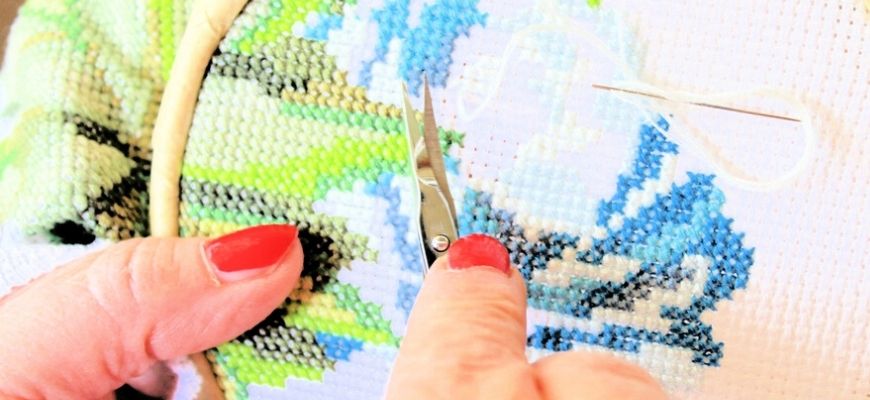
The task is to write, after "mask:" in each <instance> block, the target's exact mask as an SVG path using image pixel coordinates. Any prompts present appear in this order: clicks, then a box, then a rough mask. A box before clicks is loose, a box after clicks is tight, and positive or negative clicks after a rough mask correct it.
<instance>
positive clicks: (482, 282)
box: [0, 225, 665, 400]
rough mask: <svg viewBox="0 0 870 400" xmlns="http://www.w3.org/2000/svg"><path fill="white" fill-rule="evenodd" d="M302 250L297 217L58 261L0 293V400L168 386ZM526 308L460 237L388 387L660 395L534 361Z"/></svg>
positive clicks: (493, 244) (483, 255)
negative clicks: (176, 368)
mask: <svg viewBox="0 0 870 400" xmlns="http://www.w3.org/2000/svg"><path fill="white" fill-rule="evenodd" d="M302 257H303V256H302V248H301V247H300V245H299V241H298V240H297V231H296V229H295V228H293V227H292V226H288V225H265V226H260V227H254V228H249V229H245V230H242V231H239V232H236V233H232V234H229V235H226V236H223V237H220V238H217V239H214V240H211V241H207V240H206V239H179V238H146V239H134V240H129V241H125V242H122V243H119V244H116V245H114V246H111V247H109V248H108V249H105V250H103V251H100V252H97V253H94V254H91V255H88V256H86V257H83V258H81V259H78V260H76V261H73V262H71V263H69V264H67V265H64V266H62V267H60V268H58V269H57V270H55V271H53V272H51V273H49V274H46V275H44V276H42V277H41V278H39V279H37V280H35V281H33V282H31V283H30V284H28V285H26V286H24V287H21V288H18V289H15V290H14V291H13V292H12V293H10V294H9V295H7V296H5V297H3V298H0V321H2V323H0V399H7V398H9V399H42V398H48V399H55V398H63V399H102V398H113V397H114V396H113V394H112V393H113V391H114V390H115V389H116V388H118V387H119V386H121V385H123V384H124V383H129V384H130V385H131V386H133V387H135V388H137V389H139V390H140V391H142V392H143V393H145V394H148V395H151V396H166V395H168V394H170V393H171V390H172V388H171V387H167V386H166V384H165V382H166V381H167V380H166V379H165V378H166V374H167V373H168V372H167V369H166V367H165V366H164V365H163V363H162V362H163V361H166V360H171V359H174V358H177V357H180V356H184V355H187V354H191V353H196V352H200V351H203V350H205V349H208V348H211V347H214V346H216V345H218V344H220V343H223V342H226V341H228V340H230V339H232V338H234V337H236V336H238V335H240V334H241V333H243V332H244V331H246V330H247V329H249V328H250V327H252V326H254V325H255V324H256V323H257V322H258V321H261V320H263V319H264V318H266V316H268V314H269V313H270V312H272V310H274V308H275V307H277V306H279V305H280V304H281V303H282V302H283V300H284V299H285V298H286V295H287V293H289V292H290V291H291V290H292V289H293V288H294V287H295V286H296V283H297V281H298V279H299V276H300V273H301V270H302ZM448 259H449V260H448ZM525 307H526V304H525V286H524V284H523V281H522V279H521V278H520V276H519V274H518V273H517V271H516V270H514V269H512V268H511V267H510V265H509V261H508V256H507V252H506V250H505V249H504V247H502V246H501V244H499V243H498V241H496V240H495V239H492V238H490V237H486V236H483V235H471V236H469V237H467V238H463V239H460V240H459V241H457V242H456V243H455V244H454V245H453V248H452V249H451V251H450V254H449V256H448V257H442V258H441V259H439V261H438V262H436V264H435V265H433V267H432V269H431V270H430V272H429V274H428V275H427V277H426V280H425V283H424V285H423V288H422V290H421V293H420V295H419V297H418V299H417V303H416V304H415V306H414V309H413V311H412V313H411V318H410V321H409V326H408V332H407V335H406V337H405V338H404V339H403V342H402V345H401V348H400V351H399V356H398V359H397V361H396V364H395V366H394V370H393V373H392V375H391V378H390V382H389V384H388V388H387V398H388V399H412V398H413V399H424V400H426V399H441V398H444V399H460V398H461V399H581V400H582V399H588V400H591V399H608V400H609V399H653V400H654V399H664V398H665V395H664V394H663V392H662V391H661V389H660V388H659V386H658V385H657V384H656V382H655V381H654V380H652V378H650V377H649V375H648V374H646V373H645V372H644V371H642V370H641V369H639V368H638V367H635V366H633V365H631V364H628V363H626V362H623V361H620V360H618V359H616V358H612V357H609V356H605V355H600V354H585V353H579V352H569V353H560V354H557V355H554V356H550V357H546V358H544V359H541V360H539V361H537V362H535V363H532V364H529V363H528V362H527V361H526V358H525V355H524V351H525V339H526V334H525Z"/></svg>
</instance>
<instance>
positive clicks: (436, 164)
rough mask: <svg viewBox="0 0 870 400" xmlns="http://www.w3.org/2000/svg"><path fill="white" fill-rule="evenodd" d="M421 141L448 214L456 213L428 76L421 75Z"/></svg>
mask: <svg viewBox="0 0 870 400" xmlns="http://www.w3.org/2000/svg"><path fill="white" fill-rule="evenodd" d="M423 142H424V145H425V146H426V152H427V153H429V157H428V158H429V160H428V161H429V165H430V166H431V168H432V172H433V175H434V177H435V181H436V182H437V183H438V186H439V187H440V188H441V194H442V196H444V200H445V201H446V202H447V206H448V207H449V209H450V215H453V216H455V215H456V208H455V206H454V205H453V195H451V194H450V187H449V186H448V184H447V172H446V167H445V166H444V154H442V153H441V140H440V139H439V137H438V125H436V124H435V111H433V109H432V95H431V94H430V93H429V78H427V77H426V76H425V75H424V76H423Z"/></svg>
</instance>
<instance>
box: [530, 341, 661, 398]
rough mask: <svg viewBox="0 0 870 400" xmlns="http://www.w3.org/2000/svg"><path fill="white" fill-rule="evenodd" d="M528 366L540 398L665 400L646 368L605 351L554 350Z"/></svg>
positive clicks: (659, 387)
mask: <svg viewBox="0 0 870 400" xmlns="http://www.w3.org/2000/svg"><path fill="white" fill-rule="evenodd" d="M532 368H533V370H534V374H535V378H536V380H537V383H538V384H537V386H538V389H539V390H540V394H541V398H544V399H551V400H562V399H566V400H567V399H572V400H575V399H576V400H613V399H625V400H632V399H643V400H659V399H661V400H664V399H667V396H666V395H665V394H664V392H663V391H662V389H661V386H659V384H658V383H657V382H656V381H655V380H654V379H653V378H652V377H651V376H650V375H649V374H648V373H647V372H646V371H644V370H643V369H641V368H640V367H638V366H636V365H634V364H631V363H629V362H627V361H623V360H621V359H619V358H616V357H614V356H611V355H607V354H601V353H589V352H579V351H574V352H565V353H558V354H554V355H551V356H548V357H544V358H542V359H540V360H538V361H537V362H536V363H534V364H532Z"/></svg>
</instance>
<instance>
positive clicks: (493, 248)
mask: <svg viewBox="0 0 870 400" xmlns="http://www.w3.org/2000/svg"><path fill="white" fill-rule="evenodd" d="M447 257H449V258H448V260H449V261H450V268H453V269H465V268H469V267H477V266H481V265H487V266H490V267H493V268H495V269H497V270H499V271H502V272H504V273H506V274H508V275H510V270H511V260H510V256H509V255H508V252H507V249H505V248H504V246H503V245H502V244H501V242H499V241H498V239H496V238H494V237H492V236H487V235H482V234H472V235H468V236H466V237H463V238H461V239H459V240H457V241H456V243H454V244H453V246H450V251H449V252H448V253H447Z"/></svg>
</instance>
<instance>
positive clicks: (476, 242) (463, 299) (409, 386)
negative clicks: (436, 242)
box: [387, 235, 531, 399]
mask: <svg viewBox="0 0 870 400" xmlns="http://www.w3.org/2000/svg"><path fill="white" fill-rule="evenodd" d="M525 325H526V293H525V286H524V284H523V281H522V278H521V277H520V276H519V274H518V273H517V272H516V270H514V269H513V268H511V267H510V261H509V259H508V254H507V251H506V250H505V248H504V247H503V246H502V245H501V244H500V243H499V242H498V241H497V240H495V239H493V238H491V237H488V236H484V235H471V236H469V237H466V238H463V239H460V240H458V241H457V242H456V243H455V244H454V245H453V247H451V249H450V252H449V255H448V257H442V258H440V259H439V260H438V261H436V262H435V264H434V265H433V266H432V268H431V270H430V271H429V273H428V274H427V275H426V280H425V281H424V283H423V287H422V289H421V291H420V294H419V295H418V297H417V302H416V304H415V305H414V309H413V310H412V312H411V316H410V318H409V321H408V330H407V333H406V335H405V337H404V339H402V345H401V348H400V350H399V355H398V358H397V360H396V363H395V366H394V368H393V373H392V375H391V377H390V383H389V385H388V389H387V393H388V394H387V398H396V399H404V398H420V397H424V398H433V397H434V398H474V397H476V396H478V394H479V393H487V395H488V396H489V397H491V398H507V397H505V396H503V395H501V394H509V393H516V390H519V389H517V387H516V386H523V385H527V384H531V382H530V380H528V379H525V380H522V379H514V378H516V377H521V376H524V375H528V374H527V372H528V371H527V370H526V369H527V368H528V365H527V363H526V359H525V339H526V333H525V329H526V328H525ZM523 390H525V389H523Z"/></svg>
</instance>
